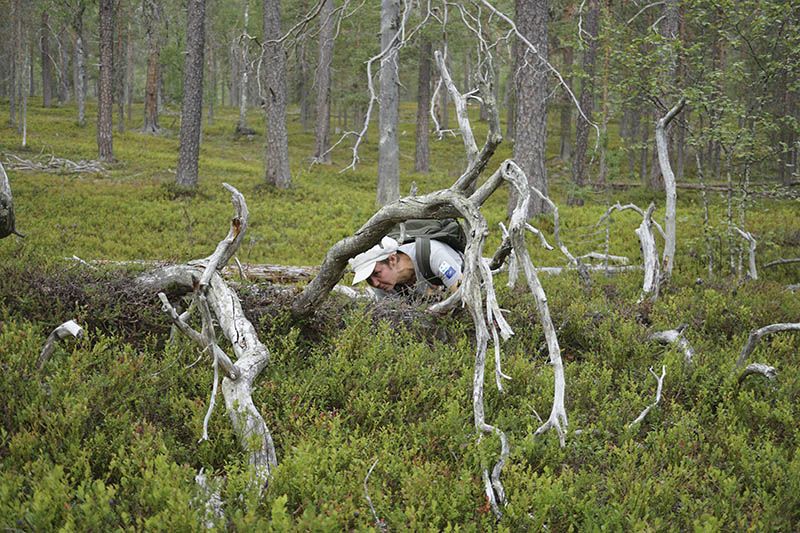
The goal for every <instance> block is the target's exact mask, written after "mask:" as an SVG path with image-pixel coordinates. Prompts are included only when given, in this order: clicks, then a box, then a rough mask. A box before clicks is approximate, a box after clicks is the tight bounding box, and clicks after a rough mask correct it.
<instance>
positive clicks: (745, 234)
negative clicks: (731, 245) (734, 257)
mask: <svg viewBox="0 0 800 533" xmlns="http://www.w3.org/2000/svg"><path fill="white" fill-rule="evenodd" d="M733 230H734V231H735V232H736V233H738V234H739V235H740V236H741V237H742V238H743V239H744V240H746V241H747V242H748V243H749V246H748V248H749V250H750V254H749V256H750V262H749V263H748V265H749V266H748V269H747V277H748V278H750V279H752V280H757V279H758V271H757V270H756V246H757V244H758V243H756V239H755V237H753V235H752V234H751V233H750V232H749V231H742V230H740V229H739V228H738V227H737V226H734V227H733Z"/></svg>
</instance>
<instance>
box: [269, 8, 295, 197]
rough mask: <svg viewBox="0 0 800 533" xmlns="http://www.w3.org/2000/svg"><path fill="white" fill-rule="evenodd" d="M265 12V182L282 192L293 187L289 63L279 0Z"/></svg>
mask: <svg viewBox="0 0 800 533" xmlns="http://www.w3.org/2000/svg"><path fill="white" fill-rule="evenodd" d="M263 8H264V55H265V61H264V63H265V68H264V92H265V94H264V98H265V106H266V139H267V146H266V150H265V156H264V166H265V170H264V181H265V182H266V183H268V184H269V185H273V186H275V187H277V188H279V189H288V188H289V187H290V186H291V184H292V175H291V171H290V169H289V137H288V134H287V132H286V59H285V55H284V51H283V45H282V44H281V43H278V42H276V40H277V39H280V38H281V37H282V32H281V3H280V0H263Z"/></svg>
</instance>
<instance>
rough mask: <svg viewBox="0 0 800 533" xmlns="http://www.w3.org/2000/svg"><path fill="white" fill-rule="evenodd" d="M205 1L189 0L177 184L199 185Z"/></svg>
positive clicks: (182, 185)
mask: <svg viewBox="0 0 800 533" xmlns="http://www.w3.org/2000/svg"><path fill="white" fill-rule="evenodd" d="M205 16H206V0H188V3H187V6H186V56H185V59H184V63H183V101H182V103H181V142H180V147H179V148H178V167H177V169H176V172H175V183H176V184H177V185H178V186H180V187H196V186H197V158H198V157H199V155H200V133H201V131H202V128H203V60H204V58H203V53H204V51H205V34H206V32H205Z"/></svg>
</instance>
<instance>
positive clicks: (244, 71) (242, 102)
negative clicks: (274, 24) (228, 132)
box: [236, 0, 266, 135]
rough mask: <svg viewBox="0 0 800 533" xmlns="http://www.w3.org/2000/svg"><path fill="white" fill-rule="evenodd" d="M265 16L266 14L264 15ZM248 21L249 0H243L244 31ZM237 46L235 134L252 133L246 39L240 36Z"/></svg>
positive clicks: (247, 29)
mask: <svg viewBox="0 0 800 533" xmlns="http://www.w3.org/2000/svg"><path fill="white" fill-rule="evenodd" d="M264 17H266V14H265V15H264ZM249 22H250V0H245V3H244V32H245V33H248V32H249V31H250V29H249V26H250V24H249ZM264 33H265V34H266V28H265V29H264ZM238 44H239V46H238V47H237V52H238V54H239V55H238V57H237V59H238V65H239V68H240V69H241V71H240V74H241V77H240V78H239V79H238V80H237V81H238V82H239V85H238V89H239V91H238V94H237V96H238V102H239V122H237V123H236V134H237V135H244V134H246V133H252V131H251V128H248V127H247V82H248V78H249V76H250V66H249V64H248V61H247V46H248V43H247V41H246V40H245V39H244V38H242V39H240V40H239V43H238Z"/></svg>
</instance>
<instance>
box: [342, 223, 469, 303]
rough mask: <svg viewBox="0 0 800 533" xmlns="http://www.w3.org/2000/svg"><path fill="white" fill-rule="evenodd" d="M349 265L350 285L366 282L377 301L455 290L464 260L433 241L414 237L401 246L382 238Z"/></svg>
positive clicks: (445, 245)
mask: <svg viewBox="0 0 800 533" xmlns="http://www.w3.org/2000/svg"><path fill="white" fill-rule="evenodd" d="M349 263H350V267H351V268H352V269H353V271H354V272H355V277H354V278H353V285H355V284H356V283H359V282H361V281H364V280H366V282H367V283H368V284H369V285H370V286H371V287H373V290H374V292H375V294H377V296H378V298H383V297H385V296H397V295H400V296H411V295H416V296H425V295H431V294H435V293H436V292H438V291H443V289H442V287H444V288H445V289H447V290H448V291H450V292H452V291H455V290H456V288H458V283H459V282H460V281H461V271H462V268H463V263H464V259H463V256H462V255H461V253H459V252H458V251H457V250H455V249H453V248H451V247H450V246H448V245H447V244H445V243H443V242H440V241H437V240H434V239H424V238H418V239H416V240H414V241H412V242H409V243H407V244H402V245H401V244H398V242H397V241H396V240H394V239H393V238H391V237H384V238H383V239H381V242H380V244H376V245H375V246H373V247H372V248H370V249H369V250H367V251H366V252H363V253H360V254H358V255H357V256H355V257H353V258H352V259H350V261H349Z"/></svg>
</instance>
